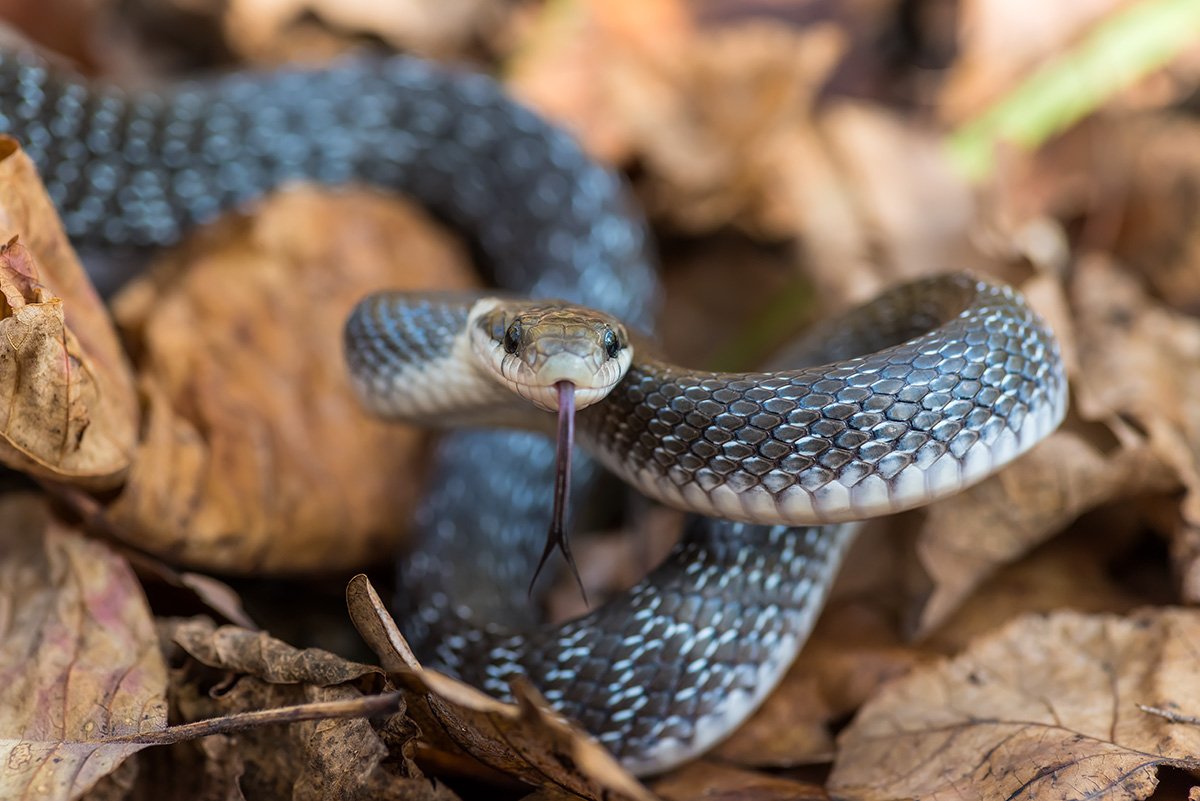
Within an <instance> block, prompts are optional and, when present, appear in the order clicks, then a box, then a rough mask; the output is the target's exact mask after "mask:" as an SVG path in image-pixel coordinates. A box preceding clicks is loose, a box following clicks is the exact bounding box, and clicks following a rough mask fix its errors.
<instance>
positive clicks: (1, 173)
mask: <svg viewBox="0 0 1200 801" xmlns="http://www.w3.org/2000/svg"><path fill="white" fill-rule="evenodd" d="M0 241H4V242H7V244H6V245H4V246H3V247H2V248H0V295H2V296H3V301H2V302H0V460H2V461H3V462H5V463H6V464H8V465H10V466H12V467H15V468H17V469H20V470H25V471H28V472H31V473H34V474H36V475H38V476H41V477H43V478H48V479H53V480H58V481H64V482H68V483H74V484H82V485H84V486H87V487H89V488H97V489H103V488H109V487H113V486H116V485H118V484H119V483H120V482H121V481H122V480H123V479H124V477H125V474H126V472H127V471H128V469H129V465H130V459H131V457H132V454H133V450H134V443H135V438H136V435H137V418H138V410H137V404H136V399H135V396H134V394H133V389H132V376H131V374H130V372H129V368H128V365H127V363H126V361H125V358H124V355H123V353H122V351H121V348H120V345H119V343H118V341H117V339H116V335H115V332H114V330H113V328H112V322H111V321H110V320H109V318H108V315H107V312H106V311H105V310H104V308H103V305H102V304H101V303H100V300H99V298H97V296H96V294H95V292H94V291H93V290H92V288H91V285H90V284H89V283H88V280H87V277H86V276H85V275H84V273H83V269H82V267H81V266H80V265H79V261H78V260H77V259H76V257H75V254H74V252H73V251H72V250H71V247H70V244H69V243H68V242H67V240H66V237H65V235H64V234H63V231H62V225H61V223H60V222H59V220H58V217H57V215H56V214H55V212H54V209H53V207H52V206H51V204H50V200H49V198H47V197H46V193H45V189H44V188H43V187H42V185H41V182H40V181H39V180H38V177H37V173H36V171H35V170H34V168H33V165H32V164H31V163H30V161H29V159H28V158H27V157H26V156H25V154H24V153H22V152H21V151H20V150H19V149H18V148H17V147H16V144H15V143H14V142H13V140H11V139H8V138H6V137H0Z"/></svg>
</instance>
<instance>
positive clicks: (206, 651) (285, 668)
mask: <svg viewBox="0 0 1200 801" xmlns="http://www.w3.org/2000/svg"><path fill="white" fill-rule="evenodd" d="M166 631H167V636H168V637H169V638H170V640H171V641H172V642H174V643H175V644H177V645H178V646H179V647H181V648H183V649H184V650H185V651H187V652H188V654H189V655H190V656H191V657H192V658H193V659H196V660H197V661H199V662H202V663H204V664H206V665H208V666H209V667H213V668H218V669H220V670H229V671H233V672H235V673H247V674H250V675H252V676H256V677H258V678H260V679H263V680H264V681H268V682H271V683H273V684H312V685H316V686H318V687H329V686H331V685H335V684H345V683H347V682H352V681H357V680H359V679H362V678H364V677H369V676H379V675H381V674H380V672H379V669H378V668H374V667H371V666H370V665H360V664H358V663H356V662H350V661H347V660H345V659H343V658H341V657H340V656H337V655H335V654H331V653H329V652H328V651H322V650H320V649H317V648H308V649H303V650H301V649H297V648H295V647H293V646H291V645H288V644H287V643H285V642H282V641H280V640H277V639H275V638H274V637H271V636H270V635H268V634H265V633H263V632H261V631H250V630H247V629H244V628H241V627H239V626H217V625H216V624H215V623H213V622H212V620H210V619H209V618H206V617H197V618H191V619H189V620H180V621H172V622H170V623H168V624H166Z"/></svg>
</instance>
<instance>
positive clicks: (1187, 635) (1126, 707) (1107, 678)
mask: <svg viewBox="0 0 1200 801" xmlns="http://www.w3.org/2000/svg"><path fill="white" fill-rule="evenodd" d="M1197 652H1200V612H1196V611H1193V610H1172V609H1163V610H1148V611H1145V612H1142V613H1140V614H1137V615H1134V616H1132V617H1129V618H1119V617H1115V616H1110V615H1093V616H1089V615H1081V614H1078V613H1074V612H1060V613H1057V614H1053V615H1050V616H1047V617H1040V616H1030V617H1023V618H1020V619H1018V620H1016V621H1014V622H1013V623H1011V624H1010V625H1008V626H1005V627H1004V628H1002V629H1000V630H999V631H998V632H996V633H994V634H991V635H989V636H987V637H983V638H980V639H979V640H977V641H975V642H974V643H972V645H971V646H970V647H969V648H968V649H967V651H966V652H965V653H963V654H962V655H961V656H959V657H958V658H956V659H952V660H945V661H942V662H939V663H937V664H933V665H930V666H928V667H924V668H920V669H918V670H916V671H914V672H913V673H911V674H909V675H908V676H906V677H905V678H903V679H900V680H898V681H896V682H893V683H892V684H889V685H888V686H887V687H885V688H884V689H883V690H882V691H881V692H880V693H879V694H878V695H877V696H876V697H875V698H874V699H872V700H871V701H870V702H868V703H867V705H866V706H864V707H863V709H862V710H861V711H860V712H859V714H858V716H857V718H856V719H855V721H854V722H853V723H852V724H851V725H850V727H849V728H847V729H846V731H845V732H843V734H842V735H841V737H840V738H839V741H838V742H839V746H840V750H839V753H838V759H837V763H836V764H835V765H834V770H833V774H832V775H831V777H830V781H829V788H830V790H831V792H833V793H834V794H835V795H836V796H838V797H839V798H846V799H894V798H915V797H919V798H926V799H949V798H954V799H961V798H980V799H1005V798H1009V799H1011V798H1018V797H1020V798H1039V797H1044V798H1089V799H1095V801H1105V800H1106V799H1114V800H1115V799H1123V800H1124V799H1141V798H1147V797H1148V796H1149V795H1150V794H1151V792H1152V791H1153V790H1154V787H1155V785H1156V783H1157V778H1156V777H1157V772H1158V768H1159V767H1161V766H1167V765H1170V766H1174V767H1179V768H1183V769H1185V770H1193V771H1194V770H1197V769H1200V760H1197V759H1196V758H1195V755H1196V754H1198V753H1200V727H1195V726H1186V725H1175V724H1173V723H1170V722H1168V721H1166V720H1164V719H1163V718H1161V717H1156V716H1154V715H1150V714H1147V713H1146V712H1144V711H1142V710H1141V709H1140V708H1139V706H1138V705H1139V704H1149V705H1152V706H1157V707H1164V708H1169V709H1172V710H1177V711H1179V712H1181V713H1184V714H1187V713H1190V712H1191V711H1195V710H1200V660H1198V659H1197V658H1196V654H1197Z"/></svg>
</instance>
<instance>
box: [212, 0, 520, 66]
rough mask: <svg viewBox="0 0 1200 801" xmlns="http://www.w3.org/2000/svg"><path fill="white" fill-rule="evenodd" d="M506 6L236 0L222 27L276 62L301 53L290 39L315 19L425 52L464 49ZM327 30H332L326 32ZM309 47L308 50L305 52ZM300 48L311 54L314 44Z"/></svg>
mask: <svg viewBox="0 0 1200 801" xmlns="http://www.w3.org/2000/svg"><path fill="white" fill-rule="evenodd" d="M505 11H506V9H505V8H504V4H502V3H499V2H496V0H449V2H440V3H437V4H433V5H431V4H429V3H423V2H420V0H396V1H395V2H389V3H374V2H370V1H369V0H337V1H336V2H334V1H333V0H233V2H230V3H229V4H228V5H227V7H226V8H225V9H224V20H223V22H224V28H225V33H226V35H227V37H228V39H229V44H230V46H231V48H232V49H233V50H234V51H235V52H237V53H239V54H241V55H242V56H243V57H244V58H247V59H250V60H251V61H257V62H258V63H263V62H264V61H270V62H273V61H278V60H280V56H281V55H288V54H292V55H293V58H294V55H295V54H296V53H297V52H298V51H297V49H296V47H295V43H294V42H289V41H288V39H289V37H290V36H291V35H292V34H293V33H294V30H293V29H294V26H295V25H296V24H297V23H300V22H302V21H304V20H306V19H308V18H316V19H318V20H321V21H322V22H323V23H325V27H326V28H328V27H333V28H334V29H335V30H338V31H340V32H342V38H349V37H347V36H346V35H345V34H346V33H347V32H353V33H356V34H358V35H360V36H362V35H373V36H376V37H378V38H380V39H382V40H384V41H386V42H388V43H390V44H392V45H394V46H395V47H396V49H398V50H407V51H412V52H415V53H418V54H421V55H425V56H435V55H439V54H440V55H443V56H445V55H448V54H453V53H456V52H458V51H460V50H461V49H463V48H464V47H465V46H466V45H467V44H469V43H470V42H471V40H472V39H473V38H477V37H479V36H480V35H481V34H482V33H483V32H485V31H487V30H488V29H489V28H491V27H494V26H495V25H496V24H497V23H498V22H499V21H500V20H502V19H503V17H504V13H505ZM326 35H328V33H327V34H326ZM305 50H306V51H307V52H305ZM305 50H301V51H299V53H300V54H302V55H303V56H306V57H308V58H311V57H312V55H313V48H311V47H308V48H306V49H305Z"/></svg>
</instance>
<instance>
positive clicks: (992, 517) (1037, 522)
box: [917, 429, 1178, 635]
mask: <svg viewBox="0 0 1200 801" xmlns="http://www.w3.org/2000/svg"><path fill="white" fill-rule="evenodd" d="M1177 486H1178V481H1177V479H1176V478H1175V476H1174V475H1173V474H1172V473H1171V471H1170V470H1169V469H1168V468H1167V467H1166V465H1164V464H1163V462H1162V460H1161V459H1160V458H1159V457H1158V456H1157V455H1156V454H1155V453H1153V452H1152V451H1151V450H1150V449H1149V448H1148V447H1145V446H1140V447H1137V446H1134V447H1129V448H1119V449H1116V450H1115V451H1113V452H1111V453H1105V452H1104V450H1103V449H1102V448H1099V447H1097V446H1096V445H1093V444H1092V443H1090V442H1089V441H1088V440H1087V439H1086V438H1085V437H1084V436H1082V435H1081V433H1080V432H1079V431H1075V430H1070V429H1067V430H1062V431H1058V432H1056V433H1054V434H1052V435H1051V436H1050V437H1049V439H1047V440H1046V441H1045V442H1042V443H1040V444H1039V445H1037V446H1036V447H1035V448H1034V449H1033V450H1031V451H1030V452H1029V453H1028V454H1026V455H1025V456H1023V457H1021V458H1020V459H1018V460H1017V461H1016V462H1014V463H1013V464H1012V465H1011V466H1009V467H1008V468H1006V469H1004V470H1003V471H1001V472H1000V473H999V474H998V475H996V476H994V477H993V478H990V479H988V480H987V481H984V482H982V483H980V484H976V485H975V486H974V487H971V488H969V489H967V490H965V491H964V492H961V493H959V494H957V495H955V496H953V497H951V498H947V499H946V500H944V501H941V502H939V503H935V504H933V505H931V506H929V507H928V509H927V510H926V511H925V519H924V522H923V524H922V527H921V532H920V538H919V540H918V544H917V553H918V555H919V557H920V560H921V564H922V565H923V566H924V568H925V570H926V572H927V573H928V574H929V577H930V579H931V581H932V582H933V592H932V594H931V595H930V597H929V599H928V601H927V602H926V604H925V606H924V609H923V610H922V612H921V616H920V621H919V623H918V627H917V633H918V634H919V635H924V634H928V633H929V632H931V631H933V630H934V629H936V628H937V627H938V626H939V625H941V624H942V623H943V622H945V620H946V619H947V618H948V617H949V616H950V615H951V614H952V613H953V612H954V611H955V610H956V609H957V608H958V607H959V606H960V605H961V604H962V603H963V601H964V600H966V599H967V598H968V597H969V596H970V594H971V593H972V592H973V591H974V590H975V589H976V588H977V587H978V586H979V584H980V583H981V582H983V581H984V580H986V579H987V578H988V577H989V576H990V575H992V574H993V573H994V572H995V571H996V570H997V569H998V568H1000V567H1001V566H1003V565H1005V564H1008V563H1010V562H1013V561H1016V560H1017V559H1018V558H1020V557H1021V556H1023V555H1024V554H1026V553H1027V552H1029V551H1030V550H1032V549H1033V548H1035V547H1037V546H1038V545H1040V544H1041V543H1043V542H1045V541H1046V540H1047V539H1048V538H1049V537H1051V536H1053V535H1055V534H1057V533H1058V532H1059V531H1061V530H1062V528H1063V527H1064V526H1066V525H1067V524H1068V523H1070V522H1071V521H1072V520H1074V519H1075V518H1076V517H1078V516H1079V515H1080V514H1082V513H1083V512H1084V511H1086V510H1088V509H1092V508H1094V507H1096V506H1099V505H1100V504H1103V503H1109V502H1113V501H1116V500H1118V499H1121V498H1133V497H1136V496H1138V495H1148V494H1153V493H1161V492H1168V491H1170V490H1172V489H1174V488H1175V487H1177Z"/></svg>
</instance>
